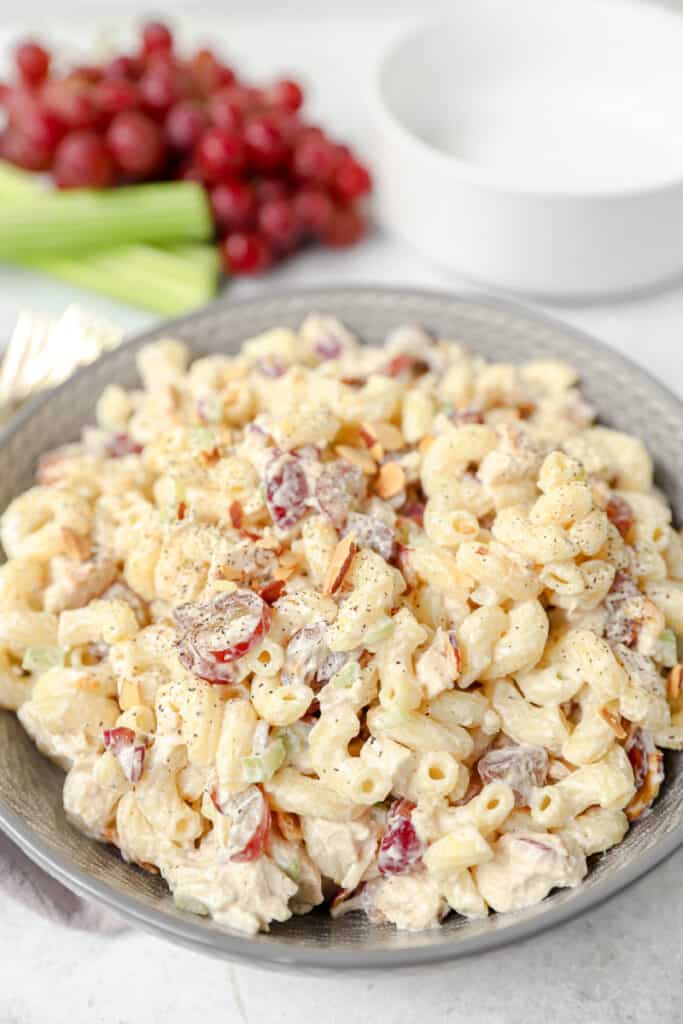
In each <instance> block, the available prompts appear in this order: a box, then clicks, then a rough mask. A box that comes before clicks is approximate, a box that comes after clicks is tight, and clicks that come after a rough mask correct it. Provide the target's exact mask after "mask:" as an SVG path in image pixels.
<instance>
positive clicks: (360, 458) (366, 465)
mask: <svg viewBox="0 0 683 1024" xmlns="http://www.w3.org/2000/svg"><path fill="white" fill-rule="evenodd" d="M335 451H336V453H337V455H339V456H340V458H342V459H344V461H345V462H350V463H351V465H352V466H358V468H359V469H361V470H362V471H363V472H364V473H365V475H366V476H374V475H375V473H376V472H377V463H376V462H375V460H374V459H373V457H372V455H369V454H368V453H367V452H364V451H363V450H362V449H360V448H351V447H350V446H349V445H347V444H338V445H337V447H336V448H335Z"/></svg>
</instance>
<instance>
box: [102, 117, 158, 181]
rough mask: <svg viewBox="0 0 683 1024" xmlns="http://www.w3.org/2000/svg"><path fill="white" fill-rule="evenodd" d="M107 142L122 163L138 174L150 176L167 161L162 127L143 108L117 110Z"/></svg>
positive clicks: (139, 175)
mask: <svg viewBox="0 0 683 1024" xmlns="http://www.w3.org/2000/svg"><path fill="white" fill-rule="evenodd" d="M107 142H108V144H109V148H110V149H111V152H112V155H113V157H114V160H115V161H116V163H117V165H118V167H119V168H120V169H121V170H122V171H123V172H124V173H125V174H129V175H131V176H132V177H134V178H147V177H150V176H151V175H152V174H154V172H155V171H158V170H159V168H160V167H161V166H162V164H163V161H164V156H165V147H164V140H163V136H162V133H161V129H160V128H159V126H158V125H157V124H156V123H155V122H154V121H153V120H152V119H151V117H148V116H147V114H143V113H141V112H140V111H139V110H126V111H125V112H124V113H122V114H117V115H116V117H115V118H114V119H113V121H112V122H111V124H110V125H109V129H108V131H107Z"/></svg>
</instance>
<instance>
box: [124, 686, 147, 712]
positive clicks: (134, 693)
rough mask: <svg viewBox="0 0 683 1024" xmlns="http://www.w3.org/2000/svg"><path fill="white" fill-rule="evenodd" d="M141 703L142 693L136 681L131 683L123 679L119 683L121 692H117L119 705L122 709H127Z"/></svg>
mask: <svg viewBox="0 0 683 1024" xmlns="http://www.w3.org/2000/svg"><path fill="white" fill-rule="evenodd" d="M138 704H142V694H141V693H140V687H139V686H138V684H137V683H132V682H131V681H130V680H129V679H125V680H124V681H123V682H122V683H121V692H120V693H119V707H120V708H121V710H122V711H129V710H130V708H134V707H135V706H136V705H138Z"/></svg>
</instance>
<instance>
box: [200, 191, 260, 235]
mask: <svg viewBox="0 0 683 1024" xmlns="http://www.w3.org/2000/svg"><path fill="white" fill-rule="evenodd" d="M210 198H211V208H212V210H213V215H214V218H215V220H216V223H217V224H218V226H219V227H220V228H222V229H223V230H224V231H234V230H235V229H236V228H237V229H239V228H246V227H250V226H251V225H252V224H253V222H254V219H255V215H256V202H255V199H254V193H253V191H252V189H251V188H250V187H249V185H247V184H246V183H245V182H243V181H238V180H235V181H224V182H221V184H220V185H216V186H215V188H213V189H212V190H211V197H210Z"/></svg>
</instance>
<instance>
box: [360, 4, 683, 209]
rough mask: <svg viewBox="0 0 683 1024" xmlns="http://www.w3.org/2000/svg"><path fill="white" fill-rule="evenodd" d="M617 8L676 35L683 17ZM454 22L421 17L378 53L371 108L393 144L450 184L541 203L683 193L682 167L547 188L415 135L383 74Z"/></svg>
mask: <svg viewBox="0 0 683 1024" xmlns="http://www.w3.org/2000/svg"><path fill="white" fill-rule="evenodd" d="M465 2H468V3H470V2H475V3H476V0H465ZM582 3H583V6H584V8H586V10H589V9H590V8H591V7H592V6H593V5H592V4H590V3H588V2H587V0H582ZM602 5H603V6H607V5H606V3H605V0H602ZM538 6H539V7H543V6H544V5H542V4H538ZM621 6H622V8H627V9H629V10H630V11H631V12H633V13H634V14H635V15H636V16H637V17H645V18H648V17H652V18H659V19H660V20H663V21H668V22H669V23H670V24H672V25H673V24H676V25H677V26H678V29H679V31H683V14H682V13H681V12H678V11H675V10H672V9H669V8H665V7H662V6H658V5H650V6H648V5H644V4H642V3H639V2H637V0H621ZM454 24H455V22H454V19H453V17H449V16H448V15H446V16H444V15H441V16H439V17H431V18H423V19H420V20H418V21H416V22H413V24H412V25H410V26H409V27H408V28H404V29H403V30H402V31H399V32H398V33H396V34H394V36H393V38H392V39H391V41H390V42H389V43H388V44H387V45H385V46H384V47H383V48H382V50H381V51H380V55H379V59H378V60H377V62H376V64H375V68H374V72H373V74H372V76H371V86H372V88H371V90H370V105H371V108H372V109H373V110H374V112H375V116H376V117H377V118H378V119H379V120H380V121H382V122H383V125H384V127H385V129H386V130H387V131H388V132H389V133H390V134H391V135H392V137H393V140H394V142H395V143H396V144H397V145H403V146H407V147H408V149H409V150H410V151H411V153H412V155H413V156H417V157H420V158H423V159H426V160H428V161H429V162H430V163H431V164H432V165H433V167H435V168H437V169H448V170H450V171H451V173H452V174H453V180H454V182H457V183H459V184H461V185H463V186H467V187H470V188H479V189H482V190H486V191H489V192H492V193H494V194H496V195H502V196H508V197H515V198H524V199H528V200H532V199H536V200H539V201H544V200H553V201H555V202H564V203H571V202H574V203H580V202H582V203H585V202H589V203H598V202H600V203H611V202H617V201H623V200H628V199H631V200H635V199H639V200H642V199H644V198H652V199H654V198H660V197H668V196H671V195H675V194H676V193H678V192H680V190H681V189H683V165H682V166H681V170H680V173H679V174H678V175H674V176H673V177H671V176H669V177H667V178H662V179H661V180H658V179H654V180H651V181H649V182H642V183H641V184H637V183H633V184H622V185H617V186H609V185H604V186H595V185H585V186H584V185H578V186H575V187H569V186H562V185H553V184H552V182H549V183H547V184H546V183H544V182H541V181H538V182H536V183H534V182H529V183H526V182H524V181H520V180H515V179H506V178H505V176H504V173H502V172H500V171H496V170H490V169H486V168H483V167H478V166H477V165H476V164H474V163H471V162H470V161H468V160H463V159H461V158H460V157H457V156H453V155H451V154H449V153H446V152H445V151H444V150H441V149H439V147H438V146H436V145H433V144H432V143H430V142H427V141H425V140H424V139H422V138H421V137H420V136H419V135H417V134H415V133H414V132H413V131H412V130H411V129H410V128H409V127H408V126H407V125H406V124H405V122H404V121H403V119H402V118H401V117H399V116H398V114H397V113H396V112H395V110H394V109H393V106H392V104H391V103H390V101H389V98H388V97H387V95H386V83H385V76H386V74H387V73H388V71H389V67H390V65H391V64H392V62H393V61H394V60H396V59H398V57H399V56H400V54H401V51H402V50H405V49H406V48H407V47H408V46H409V45H410V44H412V45H413V47H415V46H419V44H420V42H421V41H422V40H423V39H424V38H425V37H426V36H429V35H433V34H440V33H442V32H444V31H448V30H449V29H450V28H451V27H452V26H453V25H454Z"/></svg>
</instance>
